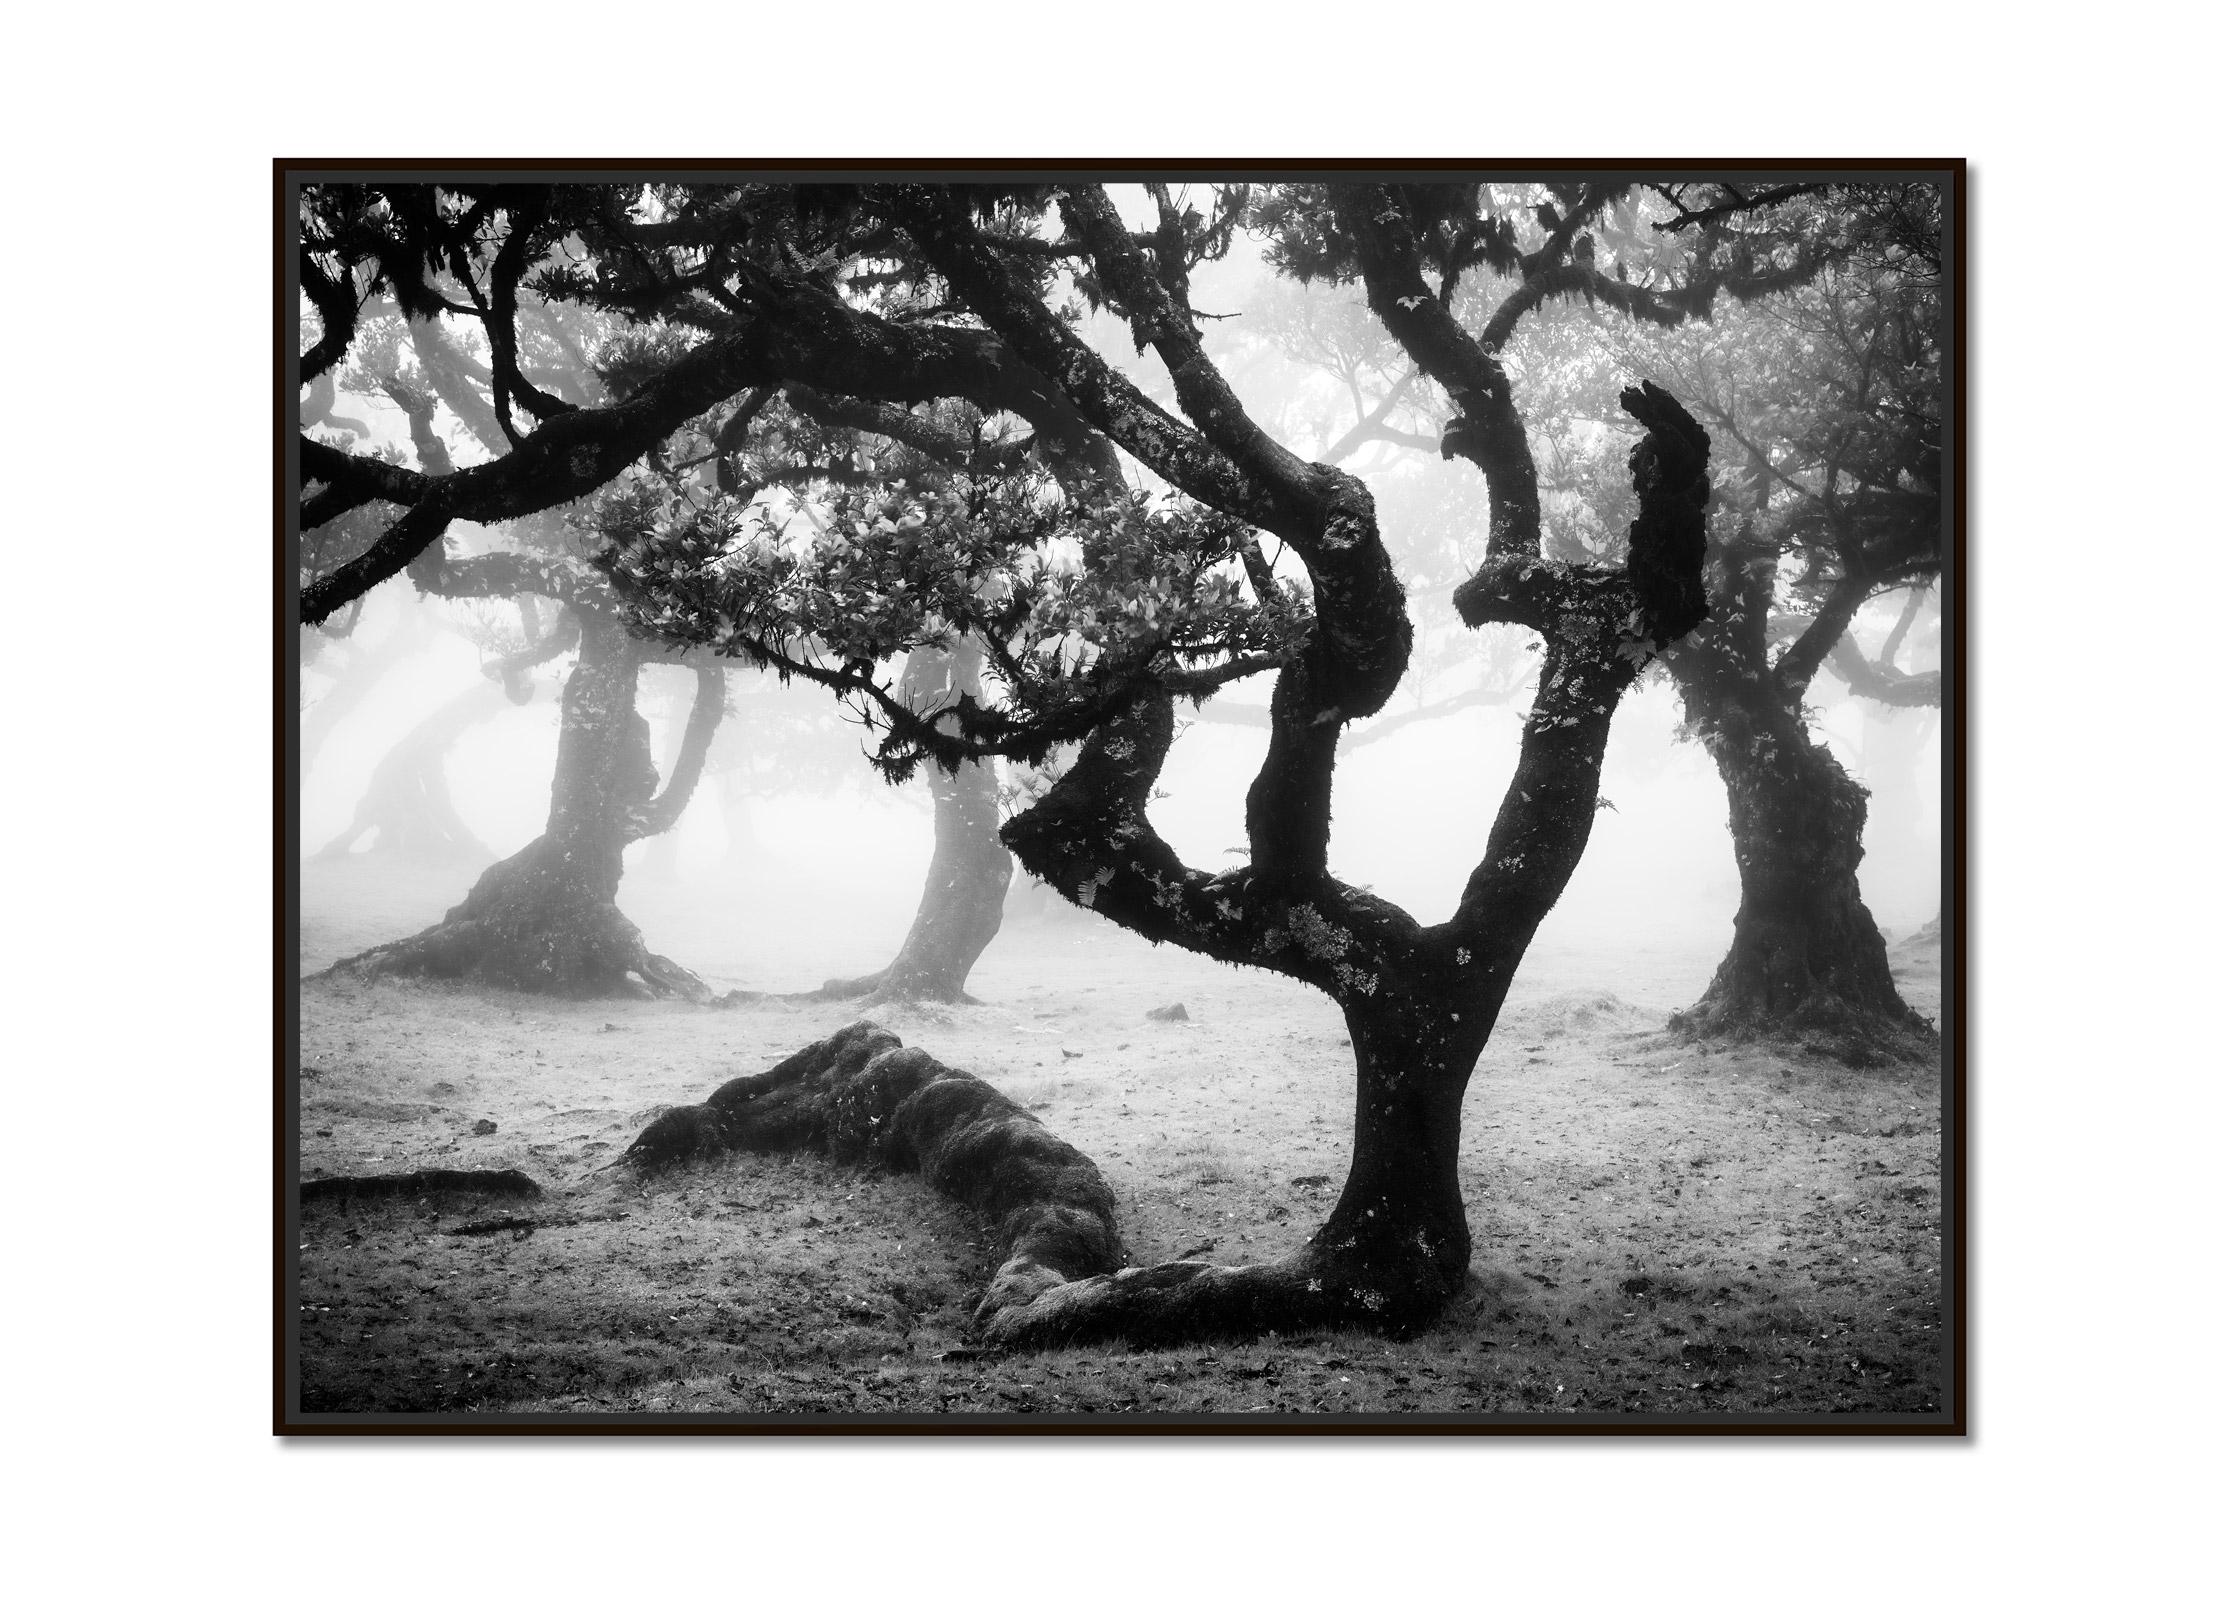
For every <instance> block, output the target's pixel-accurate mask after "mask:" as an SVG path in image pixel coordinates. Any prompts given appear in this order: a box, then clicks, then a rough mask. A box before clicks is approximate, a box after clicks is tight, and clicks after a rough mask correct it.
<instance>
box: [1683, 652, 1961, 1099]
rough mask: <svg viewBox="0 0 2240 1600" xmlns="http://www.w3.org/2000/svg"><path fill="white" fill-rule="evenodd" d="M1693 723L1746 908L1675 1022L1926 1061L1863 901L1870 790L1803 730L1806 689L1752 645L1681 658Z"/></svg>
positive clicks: (1916, 1023) (1711, 1034)
mask: <svg viewBox="0 0 2240 1600" xmlns="http://www.w3.org/2000/svg"><path fill="white" fill-rule="evenodd" d="M1671 659H1672V671H1673V676H1674V677H1675V678H1676V679H1677V680H1678V682H1679V684H1680V689H1681V694H1682V696H1683V699H1684V703H1685V704H1686V706H1687V710H1688V715H1689V720H1690V722H1691V724H1692V725H1693V726H1695V727H1697V728H1698V729H1700V730H1701V733H1702V737H1703V740H1704V743H1705V744H1706V745H1707V746H1708V747H1709V749H1710V751H1711V756H1712V760H1713V761H1714V762H1715V763H1716V765H1717V767H1718V769H1719V776H1720V778H1721V780H1722V781H1723V782H1724V783H1725V785H1726V790H1727V821H1728V826H1729V828H1730V829H1731V831H1732V832H1733V834H1734V853H1735V865H1736V867H1737V868H1738V869H1739V871H1740V873H1741V877H1742V903H1741V906H1740V908H1739V909H1738V910H1737V911H1736V912H1735V919H1734V929H1735V931H1734V941H1733V943H1732V944H1731V945H1730V946H1729V948H1728V951H1727V955H1726V959H1725V960H1723V961H1722V962H1721V963H1720V964H1719V970H1718V972H1717V973H1716V974H1715V975H1714V976H1713V978H1712V980H1711V986H1710V988H1709V989H1707V990H1706V991H1705V992H1704V995H1703V998H1702V999H1701V1000H1699V1001H1697V1003H1696V1004H1695V1006H1694V1007H1692V1008H1691V1009H1689V1010H1687V1011H1685V1012H1682V1013H1681V1014H1680V1015H1679V1016H1678V1017H1676V1018H1675V1019H1674V1026H1675V1027H1676V1028H1678V1029H1679V1030H1680V1031H1683V1032H1686V1033H1690V1034H1693V1035H1696V1036H1699V1037H1706V1038H1721V1039H1749V1038H1758V1037H1771V1038H1783V1039H1789V1038H1813V1037H1818V1038H1820V1039H1822V1040H1823V1042H1832V1043H1834V1045H1835V1046H1836V1048H1837V1050H1838V1052H1839V1053H1844V1054H1859V1055H1860V1058H1861V1059H1862V1060H1864V1059H1871V1058H1872V1055H1873V1053H1874V1052H1875V1051H1878V1050H1900V1051H1906V1052H1911V1051H1916V1050H1918V1049H1919V1048H1921V1046H1922V1045H1923V1044H1924V1043H1925V1042H1926V1041H1927V1040H1928V1039H1929V1038H1930V1037H1931V1033H1932V1031H1931V1029H1930V1028H1929V1025H1928V1024H1927V1023H1926V1022H1924V1021H1922V1019H1921V1018H1920V1017H1918V1016H1916V1015H1915V1014H1914V1012H1913V1011H1912V1009H1911V1008H1910V1007H1908V1006H1907V1005H1906V1003H1905V1001H1904V1000H1902V999H1901V998H1899V995H1898V988H1897V985H1896V983H1894V982H1893V981H1892V980H1891V976H1890V958H1889V952H1888V950H1887V948H1886V947H1885V944H1884V940H1883V937H1882V931H1881V930H1880V929H1879V928H1877V927H1876V926H1875V921H1874V916H1873V914H1872V913H1871V912H1869V911H1868V909H1867V905H1866V901H1865V900H1864V899H1863V898H1862V897H1861V895H1860V893H1859V863H1860V861H1861V860H1862V859H1863V858H1864V855H1865V849H1864V845H1863V843H1862V841H1863V839H1864V836H1865V832H1866V822H1867V791H1866V790H1865V789H1864V788H1862V787H1861V786H1860V785H1859V784H1858V783H1856V782H1855V781H1853V779H1852V778H1851V776H1850V774H1849V773H1847V772H1845V771H1844V769H1843V766H1842V764H1841V763H1840V762H1838V761H1837V759H1836V758H1835V756H1834V754H1833V753H1831V752H1830V751H1829V750H1828V749H1827V747H1826V746H1824V745H1821V744H1818V743H1815V742H1814V740H1813V738H1812V735H1811V731H1810V729H1809V728H1808V726H1807V725H1806V723H1805V720H1804V712H1803V706H1802V697H1801V691H1800V692H1799V693H1798V694H1796V695H1791V694H1789V693H1786V692H1784V690H1783V689H1782V687H1781V686H1780V684H1779V682H1778V680H1777V679H1776V677H1775V675H1774V674H1773V673H1771V672H1770V671H1752V670H1750V666H1751V664H1752V663H1753V661H1754V660H1762V659H1763V655H1762V652H1759V653H1755V654H1754V653H1753V652H1752V651H1751V650H1750V649H1749V648H1748V644H1747V641H1744V642H1743V643H1742V645H1741V647H1740V648H1723V647H1722V636H1720V635H1712V636H1710V637H1708V638H1706V637H1700V636H1699V637H1698V638H1697V639H1693V640H1690V641H1688V642H1687V643H1685V644H1683V645H1682V646H1680V647H1679V648H1678V649H1677V650H1675V651H1674V653H1673V656H1672V658H1671Z"/></svg>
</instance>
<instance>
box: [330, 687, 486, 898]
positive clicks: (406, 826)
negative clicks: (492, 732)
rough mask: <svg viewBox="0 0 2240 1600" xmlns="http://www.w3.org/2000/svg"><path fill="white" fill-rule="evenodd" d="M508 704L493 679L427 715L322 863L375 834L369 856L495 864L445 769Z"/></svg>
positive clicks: (398, 747)
mask: <svg viewBox="0 0 2240 1600" xmlns="http://www.w3.org/2000/svg"><path fill="white" fill-rule="evenodd" d="M507 703H508V697H507V695H506V693H505V691H504V690H503V689H501V688H500V687H499V686H498V685H497V684H496V683H494V682H491V681H489V680H488V679H485V680H483V681H482V682H480V683H477V684H475V685H474V686H473V687H471V688H468V689H464V690H461V691H460V692H459V693H458V694H456V695H454V696H453V697H452V698H451V699H449V700H447V701H445V702H444V703H443V704H442V705H441V706H439V707H437V708H436V709H435V710H434V711H432V712H430V713H429V714H428V715H427V716H426V717H424V718H422V719H421V720H420V722H419V723H418V724H417V725H415V726H414V727H413V729H412V731H411V732H409V733H407V734H406V735H405V736H404V737H403V738H402V739H399V740H398V741H397V742H396V744H395V745H394V746H393V747H392V748H391V749H390V751H389V753H388V754H387V755H385V756H383V757H382V758H381V760H380V762H379V763H378V764H377V765H376V766H375V767H374V769H373V776H372V777H371V778H370V779H368V780H367V782H366V792H365V794H364V795H363V796H362V797H360V799H359V801H358V805H357V809H356V811H355V812H353V813H352V815H351V818H350V826H349V827H347V828H345V829H343V830H342V832H340V833H338V834H336V835H335V836H334V838H332V839H331V840H329V841H328V842H327V844H326V847H325V848H324V849H322V850H321V851H320V852H319V853H318V855H317V856H316V857H315V858H314V859H316V860H320V861H331V860H334V859H336V858H338V857H341V856H346V855H349V854H350V853H351V852H352V851H353V850H355V849H356V848H357V845H358V842H359V841H360V840H361V839H363V838H364V837H365V836H366V834H367V833H368V832H371V833H372V834H373V836H374V837H373V843H372V844H371V845H369V846H368V847H367V851H368V853H383V854H387V855H391V856H393V857H396V858H399V859H402V860H408V861H425V862H434V863H446V862H456V861H477V860H479V861H488V860H489V859H490V856H491V851H490V847H489V846H487V845H485V844H484V843H483V842H482V841H481V840H480V839H477V838H476V837H475V836H474V833H473V831H472V830H470V829H469V828H468V827H467V825H466V823H465V822H463V821H461V820H460V817H459V813H458V811H457V810H456V809H455V808H454V807H453V806H452V804H451V786H450V784H449V783H448V782H447V781H446V780H445V777H444V771H443V767H444V761H445V758H446V757H448V756H449V755H450V753H451V747H452V746H453V745H455V744H457V743H458V742H459V735H460V734H462V733H464V732H465V731H466V730H467V729H468V728H470V727H472V726H474V725H475V724H476V723H478V722H485V721H487V720H489V719H490V718H491V717H494V716H496V715H497V714H498V713H499V712H500V711H502V710H504V709H505V708H506V705H507Z"/></svg>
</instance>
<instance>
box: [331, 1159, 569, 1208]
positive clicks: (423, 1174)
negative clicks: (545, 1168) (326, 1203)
mask: <svg viewBox="0 0 2240 1600" xmlns="http://www.w3.org/2000/svg"><path fill="white" fill-rule="evenodd" d="M543 1192H544V1191H543V1190H542V1189H541V1188H539V1187H538V1186H537V1180H536V1179H534V1178H532V1177H530V1176H529V1175H528V1174H527V1173H526V1172H523V1171H521V1170H519V1169H518V1168H515V1167H505V1168H495V1167H484V1168H470V1169H465V1170H457V1169H452V1168H446V1167H430V1168H427V1169H424V1170H422V1171H419V1172H375V1173H364V1174H360V1175H358V1176H355V1177H348V1178H311V1179H307V1180H306V1181H305V1182H304V1183H303V1184H301V1185H300V1186H299V1187H298V1188H297V1190H296V1195H297V1198H298V1199H301V1200H304V1201H311V1200H395V1199H399V1198H403V1197H405V1196H414V1195H429V1194H501V1195H517V1196H533V1195H538V1194H542V1193H543Z"/></svg>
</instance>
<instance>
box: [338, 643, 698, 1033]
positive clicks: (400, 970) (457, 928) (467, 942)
mask: <svg viewBox="0 0 2240 1600" xmlns="http://www.w3.org/2000/svg"><path fill="white" fill-rule="evenodd" d="M579 621H580V624H581V627H582V647H581V651H580V653H579V654H578V656H577V658H576V664H575V666H574V668H573V669H572V670H571V671H570V672H569V674H568V681H567V687H566V689H565V690H564V691H563V692H562V695H561V710H560V751H559V757H558V760H557V761H556V763H555V766H554V771H553V779H552V809H551V812H550V813H549V815H548V818H547V820H546V823H545V831H544V832H543V833H542V834H540V835H539V836H538V837H537V838H536V839H534V840H533V841H531V842H530V843H529V844H528V845H527V846H526V847H525V848H523V849H522V850H520V851H519V852H518V853H516V854H514V855H512V856H509V857H508V858H507V859H505V860H503V861H501V862H499V863H497V865H495V866H493V867H491V868H490V869H489V870H488V871H487V872H485V873H484V874H483V875H482V877H481V878H480V879H479V880H478V881H477V882H476V884H475V886H474V887H473V889H471V890H470V891H468V894H467V898H466V899H465V900H463V901H461V902H460V903H459V904H458V905H456V906H454V907H452V908H451V910H450V911H448V912H446V913H445V914H444V919H443V921H442V922H440V923H438V924H437V925H436V926H434V927H432V928H429V929H427V930H426V931H424V932H422V933H418V934H415V935H413V936H412V937H411V938H409V939H401V940H398V941H397V942H396V943H394V944H387V945H382V946H379V947H378V948H376V949H372V950H368V951H366V952H365V953H364V954H362V955H357V956H352V957H350V958H349V959H348V960H345V961H341V962H338V963H336V964H335V966H334V967H333V968H332V969H331V971H333V972H336V973H358V974H365V975H372V974H389V975H396V976H416V977H435V978H458V979H464V980H467V981H470V982H475V983H487V984H493V985H497V986H499V987H503V988H510V989H525V990H529V991H531V992H534V993H539V994H557V995H565V996H569V997H571V998H577V999H595V998H600V997H606V996H631V995H647V994H653V995H678V996H682V997H685V998H688V999H696V1000H699V999H706V998H707V997H708V989H707V986H706V985H705V984H703V983H701V981H700V980H699V979H698V978H697V977H695V976H694V975H693V974H692V973H690V972H687V971H686V970H685V969H684V968H682V967H680V966H678V965H677V964H676V963H675V962H673V961H670V960H668V959H666V958H664V957H662V956H658V955H655V954H653V953H651V952H650V951H648V950H647V949H646V947H645V941H644V939H643V938H641V937H640V935H639V933H638V929H637V926H636V924H634V923H632V922H631V921H630V919H629V918H628V917H626V916H624V915H623V914H622V912H621V911H620V910H619V909H618V908H617V907H616V905H615V890H616V888H617V887H618V886H619V885H620V884H621V881H622V853H623V850H624V849H625V847H627V846H628V845H629V844H630V843H631V841H632V840H634V839H637V838H641V837H644V836H645V834H646V833H648V832H650V831H653V830H654V828H656V827H657V826H658V827H666V826H668V825H669V824H670V823H672V822H674V821H675V820H676V816H677V815H678V814H680V813H681V812H682V811H683V809H684V801H685V798H686V797H688V796H689V795H690V792H691V787H692V783H693V782H694V781H695V780H696V779H697V778H698V776H699V767H700V758H701V757H702V756H703V755H704V754H705V751H706V737H707V736H712V734H713V731H714V724H715V721H716V720H717V719H718V718H719V717H720V716H721V715H722V692H723V678H722V672H721V669H720V668H714V667H710V668H708V669H706V672H705V673H704V675H703V679H702V698H703V699H704V700H708V701H710V702H711V708H710V709H706V710H703V707H702V706H701V705H700V704H697V703H696V704H695V706H694V711H693V720H694V722H695V723H697V724H700V725H701V727H702V728H703V729H704V730H705V732H704V734H703V736H702V737H701V738H700V740H699V743H698V747H697V749H695V748H694V747H693V745H692V743H691V741H689V740H688V743H687V750H686V754H685V757H684V758H683V759H681V760H680V762H679V764H678V767H677V770H676V772H675V773H674V774H673V775H672V778H671V782H670V786H669V790H668V791H667V792H666V793H664V794H663V795H662V796H661V797H660V798H659V799H656V798H655V797H654V789H655V783H656V774H655V772H654V767H653V758H652V754H651V740H650V736H649V734H648V731H647V728H646V723H645V719H644V718H643V717H641V716H639V715H638V711H637V693H638V668H639V665H640V662H641V657H640V654H639V649H638V646H637V644H636V642H635V641H633V640H632V639H631V638H630V637H629V636H628V634H626V633H625V632H624V631H623V629H622V628H621V626H620V625H619V624H617V623H615V622H613V621H611V620H610V619H608V618H605V617H601V616H598V615H596V614H594V613H591V612H588V611H584V612H581V613H580V614H579ZM711 678H712V694H711V692H710V688H711Z"/></svg>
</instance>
